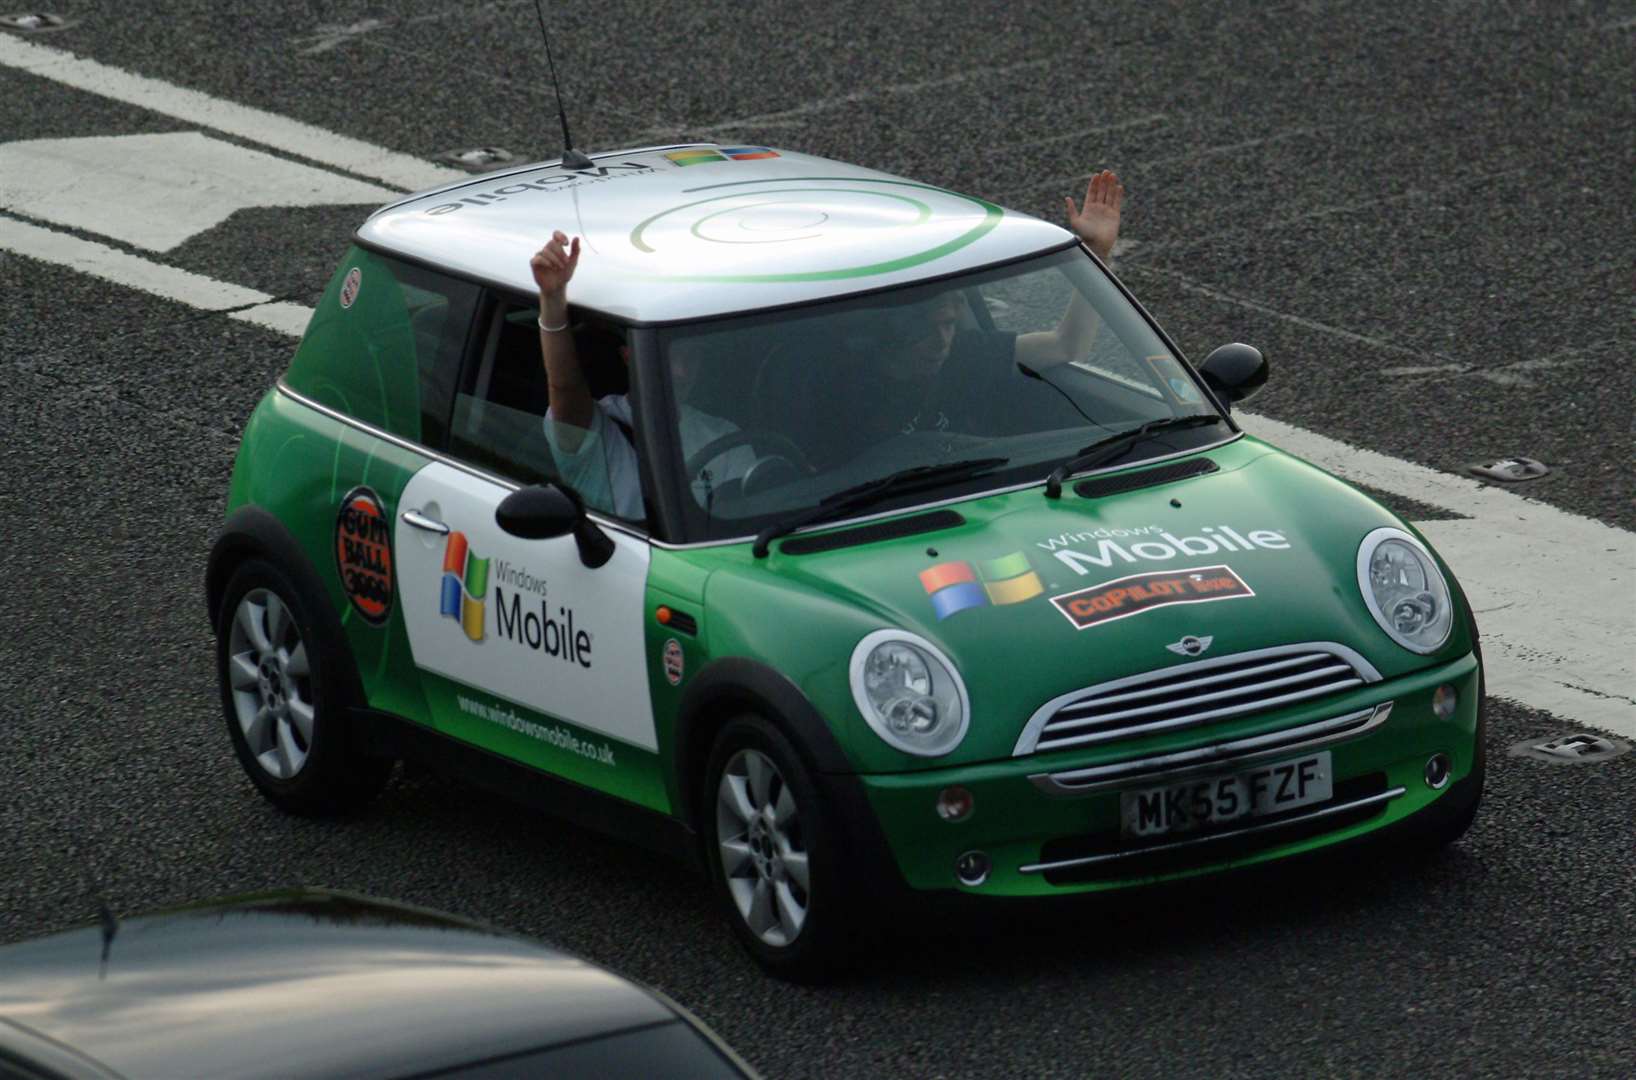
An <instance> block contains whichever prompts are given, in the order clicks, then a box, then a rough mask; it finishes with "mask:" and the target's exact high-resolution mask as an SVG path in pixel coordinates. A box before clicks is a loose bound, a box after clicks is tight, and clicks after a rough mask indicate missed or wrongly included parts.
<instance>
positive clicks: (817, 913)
mask: <svg viewBox="0 0 1636 1080" xmlns="http://www.w3.org/2000/svg"><path fill="white" fill-rule="evenodd" d="M705 777H706V780H705V787H704V789H703V791H702V793H701V795H702V797H701V799H700V804H699V805H700V810H701V813H700V823H701V825H702V828H701V829H700V834H701V838H702V841H703V843H704V848H705V850H704V859H705V864H706V866H707V867H708V870H709V874H710V879H711V883H712V886H713V891H714V893H715V895H716V898H717V900H718V901H719V902H720V904H721V906H722V909H723V911H724V912H725V913H726V915H727V918H728V920H729V921H730V922H731V923H732V926H733V931H734V933H735V934H736V935H737V936H738V938H739V940H740V941H741V942H742V943H743V944H744V946H745V948H746V949H748V950H749V952H750V954H751V955H752V956H754V957H755V959H756V960H757V961H758V962H759V963H760V964H761V965H762V967H763V968H765V969H766V970H767V972H768V973H769V974H772V975H774V976H776V977H778V978H782V979H786V980H788V981H791V982H806V983H810V982H819V981H822V980H823V979H825V978H827V977H829V976H831V975H833V974H835V973H836V972H838V971H839V970H841V968H843V967H844V966H845V963H846V960H847V959H848V956H849V952H848V950H847V949H846V948H845V947H844V946H845V944H846V941H847V940H848V933H847V932H848V930H849V929H850V927H849V919H848V908H849V905H848V904H847V903H846V900H845V896H844V891H843V878H842V875H841V874H840V872H839V861H838V859H839V849H838V846H837V838H836V834H835V833H834V832H833V831H831V830H830V829H828V828H826V825H825V820H824V806H823V805H822V801H821V799H820V798H819V795H818V789H817V787H816V785H815V784H814V783H813V781H812V777H811V774H810V773H809V771H808V770H807V767H806V765H805V764H804V763H803V762H802V759H801V756H800V754H799V753H798V752H797V751H796V749H795V747H794V746H793V745H791V743H790V741H789V740H788V739H787V738H786V737H785V736H784V735H783V734H782V733H781V732H780V731H779V730H778V729H777V728H775V727H774V726H772V725H771V724H769V723H767V722H765V721H763V720H761V719H760V718H758V717H753V716H745V717H739V718H737V719H734V720H731V721H729V722H728V723H727V724H726V725H724V726H723V727H722V729H721V731H720V732H719V733H718V734H717V736H716V740H715V744H714V747H713V748H712V750H711V753H710V759H709V767H708V768H707V769H706V770H705Z"/></svg>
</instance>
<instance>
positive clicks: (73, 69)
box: [0, 34, 468, 191]
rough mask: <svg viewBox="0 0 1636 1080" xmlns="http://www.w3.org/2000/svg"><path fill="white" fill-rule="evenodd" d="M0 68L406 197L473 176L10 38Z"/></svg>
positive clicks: (5, 37)
mask: <svg viewBox="0 0 1636 1080" xmlns="http://www.w3.org/2000/svg"><path fill="white" fill-rule="evenodd" d="M0 66H5V67H11V68H18V69H20V70H22V71H26V72H28V73H29V74H31V75H37V76H39V77H41V78H45V79H51V80H53V81H55V82H59V83H62V84H63V85H65V86H72V87H74V88H75V89H78V90H84V91H87V92H88V93H92V94H100V95H101V96H103V97H108V98H113V99H114V100H116V101H123V102H125V103H126V104H128V105H135V106H137V107H138V108H143V109H147V110H149V111H151V112H156V113H160V114H161V115H164V116H169V117H173V118H175V119H177V120H181V121H184V122H186V123H189V124H197V125H199V126H200V127H206V128H213V129H215V130H216V131H222V132H226V133H227V134H229V135H236V136H238V137H239V138H242V139H247V140H249V141H251V142H255V143H260V144H261V145H263V146H269V147H272V148H273V149H275V150H281V151H283V152H284V153H286V154H294V155H295V156H296V157H301V158H306V159H307V160H308V161H316V162H319V163H320V164H323V165H329V166H331V167H332V168H336V169H341V170H343V171H345V172H349V173H352V174H354V175H357V176H367V177H370V178H371V179H374V180H380V181H382V182H383V183H386V184H391V185H393V186H394V187H398V188H402V189H404V190H406V191H418V190H420V189H421V188H426V187H433V186H435V185H438V184H447V183H450V182H452V181H456V180H465V179H468V175H467V174H466V173H464V172H461V171H460V170H458V169H450V168H446V167H444V166H441V165H433V164H431V163H430V162H427V161H422V160H421V159H420V158H417V157H411V156H410V155H408V154H400V153H397V152H395V151H392V150H385V149H382V148H381V147H379V146H371V145H370V144H368V143H366V142H361V141H359V140H357V139H349V138H347V137H346V136H344V135H337V134H335V133H333V132H329V131H325V130H324V129H323V128H318V127H313V126H312V125H311V124H303V123H301V122H300V121H299V120H291V119H289V118H288V117H284V116H279V115H278V114H276V113H270V112H265V111H263V110H261V109H253V108H251V107H249V106H247V105H239V104H237V103H235V102H231V101H223V100H222V99H220V98H213V97H211V96H210V95H208V94H203V93H200V92H199V91H197V90H188V89H185V88H183V87H180V86H173V85H172V84H170V83H167V82H163V81H161V80H159V79H150V78H147V77H146V76H142V75H135V74H132V73H131V72H129V71H123V70H121V69H119V68H116V67H109V66H108V65H107V64H99V63H97V62H96V61H95V60H86V59H84V58H82V57H78V56H75V55H74V54H73V53H70V52H65V51H63V50H61V49H52V48H47V47H46V46H44V45H36V44H34V43H33V42H29V41H24V40H22V39H21V38H17V37H13V36H11V35H9V34H0Z"/></svg>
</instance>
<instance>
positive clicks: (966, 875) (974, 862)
mask: <svg viewBox="0 0 1636 1080" xmlns="http://www.w3.org/2000/svg"><path fill="white" fill-rule="evenodd" d="M991 865H992V864H991V863H990V862H989V858H988V856H987V855H985V854H983V853H982V852H981V851H968V852H966V853H965V854H964V855H962V856H960V857H959V858H958V859H956V860H954V876H955V877H957V878H959V879H960V884H962V885H971V886H977V885H981V884H982V883H983V882H985V881H987V880H988V871H989V867H990V866H991Z"/></svg>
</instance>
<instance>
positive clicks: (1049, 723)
mask: <svg viewBox="0 0 1636 1080" xmlns="http://www.w3.org/2000/svg"><path fill="white" fill-rule="evenodd" d="M1379 681H1380V673H1379V672H1378V671H1376V670H1375V668H1374V667H1373V666H1372V665H1371V664H1370V663H1369V661H1367V660H1365V659H1364V658H1363V657H1362V656H1360V655H1359V654H1358V653H1357V652H1356V651H1354V650H1352V649H1349V648H1347V647H1346V646H1345V645H1341V644H1338V643H1336V642H1332V641H1321V642H1307V643H1303V644H1298V645H1280V646H1274V647H1272V648H1268V649H1256V650H1252V651H1249V652H1243V653H1237V654H1234V655H1230V656H1220V657H1212V658H1210V659H1208V660H1195V661H1193V662H1191V663H1184V664H1177V665H1174V666H1171V667H1164V668H1159V669H1158V670H1155V671H1150V672H1146V673H1143V674H1140V675H1132V676H1127V677H1125V678H1121V679H1114V680H1112V681H1110V682H1105V683H1098V684H1097V685H1095V686H1090V687H1086V688H1085V689H1083V690H1076V691H1072V692H1070V693H1067V694H1063V695H1061V696H1059V697H1056V698H1053V699H1052V700H1051V701H1048V702H1046V703H1045V704H1044V705H1042V706H1041V707H1040V708H1039V709H1037V710H1036V711H1035V712H1034V715H1033V716H1032V717H1031V718H1030V719H1029V721H1028V724H1027V725H1026V727H1025V728H1024V729H1023V732H1022V735H1021V736H1020V737H1019V738H1018V740H1017V745H1016V747H1015V749H1014V751H1013V753H1014V755H1015V756H1022V755H1025V754H1032V753H1035V752H1039V751H1047V750H1061V749H1064V748H1067V747H1074V746H1089V745H1094V744H1098V743H1107V742H1110V741H1114V740H1119V739H1133V738H1139V737H1141V736H1145V735H1150V734H1153V733H1155V732H1171V731H1179V730H1186V729H1188V728H1192V727H1197V726H1200V725H1203V724H1208V723H1212V722H1215V721H1220V720H1226V719H1229V718H1231V717H1235V716H1244V715H1247V714H1251V713H1257V712H1265V711H1267V710H1269V709H1274V708H1278V707H1281V706H1285V705H1291V704H1295V703H1297V702H1301V701H1309V700H1317V699H1320V698H1324V697H1329V696H1332V695H1335V694H1340V693H1344V692H1345V691H1347V690H1352V689H1356V688H1357V687H1359V686H1363V685H1366V684H1368V683H1375V682H1379Z"/></svg>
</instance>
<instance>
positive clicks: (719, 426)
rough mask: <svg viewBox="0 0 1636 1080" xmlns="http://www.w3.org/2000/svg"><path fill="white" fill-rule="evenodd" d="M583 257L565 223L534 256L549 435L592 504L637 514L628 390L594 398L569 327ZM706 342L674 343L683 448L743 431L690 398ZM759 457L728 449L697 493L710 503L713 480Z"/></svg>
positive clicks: (562, 467) (624, 351) (566, 475)
mask: <svg viewBox="0 0 1636 1080" xmlns="http://www.w3.org/2000/svg"><path fill="white" fill-rule="evenodd" d="M578 265H579V238H578V237H575V238H574V240H573V242H572V243H571V244H570V243H569V240H568V237H567V236H566V235H564V234H563V233H562V232H561V231H558V232H555V233H553V234H552V236H551V239H550V241H549V242H548V243H547V244H546V245H545V246H544V247H543V248H541V249H540V250H539V251H538V252H536V253H535V255H534V257H533V258H532V259H531V260H529V267H530V269H531V270H532V271H533V273H534V283H535V285H537V286H538V287H539V290H540V316H539V326H540V355H541V356H542V358H543V359H544V361H545V378H546V382H547V384H548V385H549V387H550V397H549V401H550V403H551V404H550V406H549V407H548V408H547V409H546V411H545V437H546V441H547V442H549V443H550V445H551V453H552V456H553V457H555V458H556V461H557V467H558V470H559V471H560V473H561V475H562V478H563V480H565V481H566V482H567V483H569V484H570V485H572V486H573V488H574V490H575V491H577V492H579V494H580V497H581V498H583V499H584V500H585V502H586V504H587V505H589V506H592V507H595V508H596V509H598V510H603V511H607V512H611V513H613V514H614V515H615V516H617V517H622V518H629V519H631V520H640V519H641V518H643V517H644V516H646V515H645V513H644V511H643V507H642V481H641V474H640V473H639V472H638V470H637V461H636V447H635V445H634V444H633V442H632V439H631V424H632V423H633V419H632V415H631V403H630V396H629V395H627V394H607V395H605V396H603V397H600V398H593V397H592V396H591V390H590V386H589V384H588V383H587V382H586V380H585V371H584V369H583V368H582V367H581V366H580V359H579V350H578V349H577V348H576V347H575V345H574V335H573V332H572V331H571V330H570V329H569V327H568V301H567V297H566V293H567V287H568V282H569V280H570V279H571V278H573V276H574V268H575V267H576V266H578ZM705 351H706V346H705V345H704V344H703V343H702V342H701V341H700V340H699V339H687V338H683V339H680V340H678V341H676V342H675V344H673V345H672V346H671V348H670V373H671V380H672V383H673V385H674V386H675V388H676V399H677V401H678V402H679V409H678V412H679V415H678V417H677V427H678V430H679V433H680V435H681V439H682V454H683V456H684V457H687V456H691V455H692V454H693V453H694V452H696V451H698V450H700V449H701V448H703V447H705V446H707V445H708V444H709V443H711V442H712V441H714V440H716V439H719V438H721V437H722V436H724V435H729V434H732V433H733V432H736V431H738V427H737V426H736V425H734V424H733V423H732V422H731V421H728V420H723V419H721V418H720V417H716V416H711V415H710V414H708V413H705V412H701V411H700V410H698V409H696V408H694V407H693V406H691V405H689V404H688V403H687V397H688V393H689V391H691V390H692V388H693V385H694V383H696V382H697V381H698V376H699V372H700V370H701V368H702V366H703V364H704V363H705V362H706V358H705V356H704V355H703V354H704V352H705ZM619 357H620V359H621V360H622V361H623V362H624V363H625V364H626V366H627V367H629V365H630V350H629V349H628V348H627V347H621V348H620V350H619ZM755 462H756V455H755V451H753V450H751V449H750V447H748V446H744V445H740V446H737V447H734V448H733V449H730V450H726V451H723V452H722V453H721V454H719V455H717V457H716V458H715V459H713V460H712V461H711V462H709V464H711V465H714V466H715V469H714V470H710V469H707V470H705V471H704V472H703V473H702V474H701V475H700V476H699V477H698V478H695V480H694V482H693V486H694V494H695V496H696V497H697V498H698V500H699V502H700V504H701V505H707V504H708V502H709V500H710V498H711V489H712V487H716V486H720V485H721V484H722V483H723V482H725V481H728V480H734V479H741V478H742V477H743V476H744V475H745V473H747V472H748V471H749V469H750V466H752V465H754V464H755Z"/></svg>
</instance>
